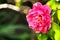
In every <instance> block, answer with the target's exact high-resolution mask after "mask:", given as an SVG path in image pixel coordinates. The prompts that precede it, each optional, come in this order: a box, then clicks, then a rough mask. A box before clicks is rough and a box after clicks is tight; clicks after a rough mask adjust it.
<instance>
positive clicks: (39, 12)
mask: <svg viewBox="0 0 60 40" xmlns="http://www.w3.org/2000/svg"><path fill="white" fill-rule="evenodd" d="M50 12H51V10H50V8H49V7H48V6H47V5H42V4H41V3H39V2H37V3H35V4H33V8H32V9H30V10H29V13H28V15H27V16H26V18H27V22H28V24H29V27H30V28H31V29H33V30H34V31H35V32H36V33H43V34H45V33H46V32H47V31H48V30H49V29H50V28H51V27H50V25H51V16H50Z"/></svg>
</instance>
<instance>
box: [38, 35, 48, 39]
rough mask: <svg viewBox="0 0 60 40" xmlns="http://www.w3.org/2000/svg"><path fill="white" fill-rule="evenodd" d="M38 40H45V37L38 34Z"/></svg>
mask: <svg viewBox="0 0 60 40" xmlns="http://www.w3.org/2000/svg"><path fill="white" fill-rule="evenodd" d="M38 40H47V36H46V35H43V34H38Z"/></svg>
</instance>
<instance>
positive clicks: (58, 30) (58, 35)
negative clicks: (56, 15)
mask: <svg viewBox="0 0 60 40" xmlns="http://www.w3.org/2000/svg"><path fill="white" fill-rule="evenodd" d="M52 28H53V30H54V31H55V35H54V38H55V40H60V26H59V25H58V24H56V23H55V22H53V23H52Z"/></svg>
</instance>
